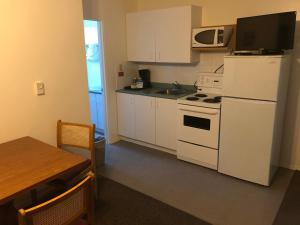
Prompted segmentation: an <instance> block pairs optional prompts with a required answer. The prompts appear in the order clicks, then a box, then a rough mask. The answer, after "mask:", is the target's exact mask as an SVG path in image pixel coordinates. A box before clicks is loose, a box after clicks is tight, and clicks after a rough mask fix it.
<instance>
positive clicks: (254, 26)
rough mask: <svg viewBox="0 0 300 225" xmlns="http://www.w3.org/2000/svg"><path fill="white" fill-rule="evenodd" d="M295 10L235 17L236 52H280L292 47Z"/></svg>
mask: <svg viewBox="0 0 300 225" xmlns="http://www.w3.org/2000/svg"><path fill="white" fill-rule="evenodd" d="M295 25H296V12H295V11H292V12H284V13H276V14H269V15H262V16H253V17H245V18H238V19H237V28H236V51H237V52H243V51H244V52H255V51H263V52H266V53H267V52H270V53H272V52H281V51H282V50H288V49H293V47H294V34H295Z"/></svg>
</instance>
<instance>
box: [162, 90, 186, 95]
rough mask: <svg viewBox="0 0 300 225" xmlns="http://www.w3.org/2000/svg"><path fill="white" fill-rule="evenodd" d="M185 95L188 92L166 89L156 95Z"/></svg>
mask: <svg viewBox="0 0 300 225" xmlns="http://www.w3.org/2000/svg"><path fill="white" fill-rule="evenodd" d="M184 93H186V91H185V90H182V89H164V90H160V91H157V92H156V94H161V95H181V94H184Z"/></svg>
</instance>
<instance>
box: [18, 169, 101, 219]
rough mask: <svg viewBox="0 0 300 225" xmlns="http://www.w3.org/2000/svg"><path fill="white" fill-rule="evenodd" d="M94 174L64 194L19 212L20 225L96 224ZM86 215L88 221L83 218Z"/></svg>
mask: <svg viewBox="0 0 300 225" xmlns="http://www.w3.org/2000/svg"><path fill="white" fill-rule="evenodd" d="M93 179H94V174H93V173H89V174H88V175H87V176H86V178H84V179H83V180H82V181H80V182H79V183H78V184H77V185H75V186H74V187H72V188H71V189H69V190H67V191H66V192H64V193H63V194H61V195H59V196H57V197H54V198H52V199H50V200H48V201H46V202H44V203H41V204H39V205H37V206H34V207H32V208H29V209H20V210H19V212H18V218H19V225H79V224H80V225H83V224H85V225H94V224H95V218H94V200H93V183H94V182H93ZM84 216H86V218H87V219H86V221H84V220H82V218H83V217H84Z"/></svg>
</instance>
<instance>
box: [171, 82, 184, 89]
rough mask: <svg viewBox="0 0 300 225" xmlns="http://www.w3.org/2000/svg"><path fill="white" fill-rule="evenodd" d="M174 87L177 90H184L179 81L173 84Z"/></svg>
mask: <svg viewBox="0 0 300 225" xmlns="http://www.w3.org/2000/svg"><path fill="white" fill-rule="evenodd" d="M172 85H173V86H174V87H175V88H176V89H181V88H182V86H181V84H179V83H178V82H177V81H175V82H174V83H172Z"/></svg>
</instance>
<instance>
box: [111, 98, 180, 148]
mask: <svg viewBox="0 0 300 225" xmlns="http://www.w3.org/2000/svg"><path fill="white" fill-rule="evenodd" d="M117 98H118V129H119V134H120V135H121V136H124V137H128V138H131V139H135V140H138V141H143V142H146V143H149V144H154V145H158V146H161V147H164V148H168V149H173V150H176V145H177V142H176V141H177V140H176V118H177V116H176V112H177V110H176V107H177V105H176V100H173V99H164V98H155V97H148V96H142V95H131V94H125V93H117Z"/></svg>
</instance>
